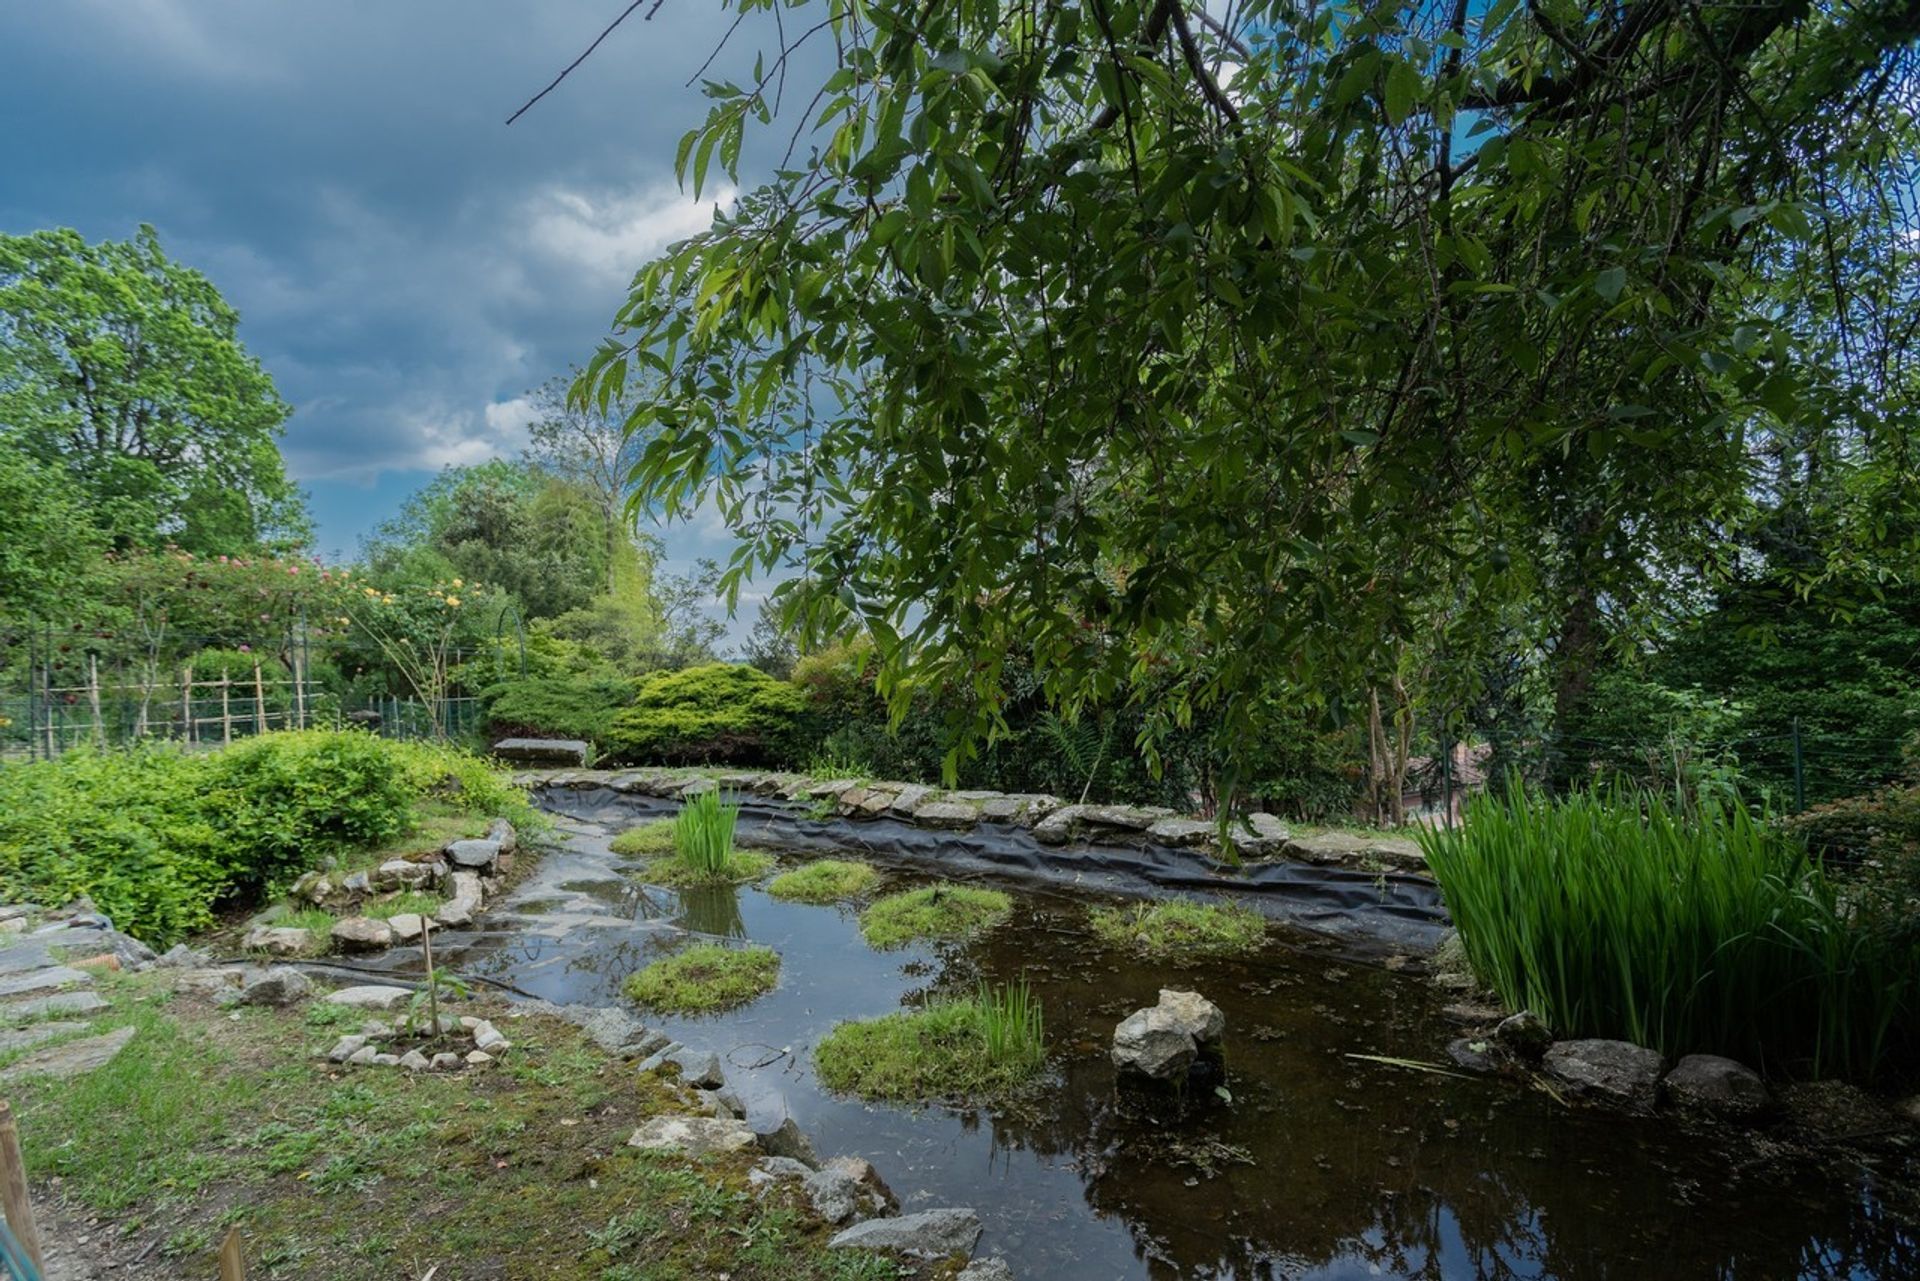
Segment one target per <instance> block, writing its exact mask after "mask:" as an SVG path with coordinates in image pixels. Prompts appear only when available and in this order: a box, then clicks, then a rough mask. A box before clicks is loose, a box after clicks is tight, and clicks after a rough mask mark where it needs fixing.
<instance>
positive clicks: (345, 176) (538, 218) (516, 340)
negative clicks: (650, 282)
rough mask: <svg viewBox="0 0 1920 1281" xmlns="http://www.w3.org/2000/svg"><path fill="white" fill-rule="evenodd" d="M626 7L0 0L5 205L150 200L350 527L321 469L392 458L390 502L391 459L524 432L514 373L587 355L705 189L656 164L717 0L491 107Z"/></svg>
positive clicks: (573, 1)
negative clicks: (543, 92) (692, 191)
mask: <svg viewBox="0 0 1920 1281" xmlns="http://www.w3.org/2000/svg"><path fill="white" fill-rule="evenodd" d="M623 7H624V3H615V2H614V0H565V2H561V0H543V2H542V3H494V4H481V3H473V2H472V0H458V2H456V0H405V2H404V3H394V2H393V0H378V2H374V0H360V2H357V3H348V2H344V0H328V2H327V3H322V4H301V5H296V4H292V3H268V2H266V0H58V2H48V3H34V4H11V5H5V6H0V119H4V120H5V122H6V127H5V128H4V129H0V227H3V228H5V229H6V230H9V231H24V230H29V229H33V228H37V227H46V226H55V225H68V226H74V227H77V228H79V229H80V230H81V231H82V232H84V233H85V234H86V235H88V236H89V237H91V238H95V239H99V238H109V237H111V238H120V237H124V236H126V235H128V234H130V233H131V232H132V230H133V228H134V227H135V225H136V224H138V223H140V222H143V221H145V222H151V223H153V224H154V225H155V226H156V227H158V228H159V230H160V233H161V237H162V240H163V243H164V244H165V245H166V246H167V248H168V250H169V251H170V252H171V253H172V254H173V255H174V256H175V257H177V258H180V259H183V260H185V261H187V262H189V263H192V264H193V265H195V266H197V267H199V268H200V269H202V270H203V271H205V272H206V273H207V274H208V275H209V276H210V277H211V278H212V279H213V280H214V282H215V283H216V284H217V285H218V286H219V287H220V289H221V290H222V291H223V292H224V293H225V294H226V295H227V297H228V298H229V299H231V300H232V301H233V302H234V303H235V305H236V306H238V307H239V308H240V310H241V313H242V317H243V324H242V337H243V338H244V340H245V341H246V343H247V344H248V346H249V347H250V348H251V350H252V351H253V352H254V353H255V354H256V355H257V356H259V357H260V359H261V360H262V361H264V362H265V364H266V365H267V367H268V368H269V370H270V371H271V372H272V373H273V375H274V377H275V379H276V380H277V381H278V383H279V385H280V388H281V391H282V393H283V394H284V395H285V396H286V397H287V398H288V399H289V400H290V401H292V402H293V403H294V405H295V407H296V413H295V417H294V420H293V422H292V424H291V425H290V428H289V431H288V435H287V440H286V442H285V444H286V454H287V458H288V462H289V466H290V469H291V470H292V472H293V473H294V475H295V476H296V478H297V479H299V480H300V481H302V482H303V483H305V484H308V485H310V486H311V487H313V488H314V490H315V491H316V496H317V497H322V496H324V497H325V499H326V501H323V502H317V503H316V506H317V507H318V508H319V509H320V512H321V517H322V522H323V529H322V535H323V537H322V544H323V546H337V545H339V544H340V543H342V542H344V543H345V544H346V545H347V546H349V547H350V546H351V544H352V539H351V538H345V539H342V538H340V537H339V535H340V534H341V533H342V532H346V531H345V526H346V525H347V524H350V523H352V515H353V513H352V504H351V503H344V504H343V503H342V501H341V500H340V495H339V493H338V492H336V491H338V490H340V489H341V488H342V487H360V486H369V485H372V484H373V483H374V482H375V481H376V480H381V481H382V483H381V485H380V491H381V492H382V495H383V496H382V498H381V502H382V503H383V504H384V503H386V502H389V501H390V498H389V497H387V496H386V495H385V493H384V491H387V490H390V489H391V488H392V487H393V483H394V479H395V476H396V474H398V473H423V472H424V471H425V470H427V469H432V468H437V467H439V466H442V465H444V464H446V463H459V462H472V461H477V460H479V459H481V458H484V457H488V456H491V455H494V454H496V453H500V452H511V451H512V450H514V449H516V448H517V447H518V446H519V444H520V441H521V432H522V429H523V427H524V424H525V421H526V414H525V405H524V402H523V401H521V400H520V399H519V398H520V396H521V395H522V393H523V392H524V390H525V389H526V388H528V387H530V386H533V385H535V384H537V383H539V382H541V381H543V380H544V379H545V378H546V377H548V376H549V375H551V374H553V373H555V372H558V371H560V370H562V369H564V368H565V367H566V365H567V364H568V363H569V362H571V361H578V360H582V359H584V358H585V357H586V355H587V354H589V353H590V352H591V350H592V349H593V346H594V344H595V343H596V342H597V341H598V339H599V338H600V336H601V335H602V334H604V332H605V330H606V325H607V322H608V320H609V319H610V317H611V316H612V314H613V311H614V308H615V306H616V305H617V304H618V302H619V300H620V298H621V296H622V294H623V291H624V287H625V285H626V282H627V281H628V279H629V278H630V276H631V274H632V272H633V269H634V268H635V267H636V266H637V265H638V264H639V263H640V262H641V261H643V260H644V259H645V258H647V257H649V256H651V255H652V254H654V253H657V252H658V251H659V250H660V249H661V248H662V247H664V246H665V245H666V244H667V243H669V242H671V241H672V240H674V239H677V238H679V237H682V236H684V235H687V234H689V233H690V232H692V231H695V230H697V229H698V228H700V227H702V226H704V225H705V223H706V221H707V219H708V217H709V216H710V208H711V201H712V198H713V197H712V193H709V195H708V200H707V202H706V204H705V205H701V204H696V203H695V202H694V201H692V200H691V199H689V198H687V197H686V196H684V195H682V193H680V191H679V190H678V189H677V188H676V187H675V185H674V183H673V179H672V172H671V164H672V157H673V150H674V145H675V143H676V142H677V140H678V138H679V136H680V134H681V133H683V132H684V131H685V130H686V129H687V128H689V127H691V126H692V125H693V124H695V123H697V122H698V121H699V119H700V118H701V117H702V116H703V115H704V112H705V108H706V105H707V104H706V102H705V100H704V99H703V98H702V97H701V96H700V94H699V92H698V90H697V89H690V88H686V87H685V85H684V82H685V81H686V79H687V78H688V76H689V75H690V74H691V73H692V72H693V70H694V69H695V68H697V67H698V66H699V64H700V62H701V60H702V59H703V58H704V57H705V56H706V54H707V52H708V51H709V50H710V49H711V48H712V47H713V45H714V43H715V41H716V40H717V39H718V38H719V36H720V34H721V33H722V32H723V31H724V29H725V23H726V21H727V20H728V15H726V14H724V13H723V12H722V11H721V9H720V7H719V6H718V5H717V4H712V3H694V2H693V0H670V2H669V3H667V4H665V5H663V6H662V7H661V8H660V10H659V12H658V14H657V16H656V17H655V18H654V19H653V20H652V21H651V22H646V23H643V22H641V21H640V19H639V15H637V14H636V15H635V17H634V18H632V19H629V20H628V22H627V23H626V25H624V26H623V27H622V28H621V29H620V30H619V31H617V32H615V33H614V35H613V36H612V37H610V38H609V39H608V40H607V42H606V43H605V44H604V45H602V46H601V48H600V50H599V51H598V52H597V53H596V54H595V55H594V57H593V58H591V59H590V60H589V61H588V62H587V63H586V64H585V65H583V66H582V67H581V68H580V69H579V70H578V71H576V72H575V73H574V74H573V75H572V76H571V77H570V78H569V79H568V80H567V82H566V84H565V85H563V86H562V87H561V88H560V89H559V90H558V91H556V92H555V93H554V94H552V95H550V96H549V97H548V98H547V99H546V100H545V101H543V102H542V103H541V104H540V105H539V106H538V107H536V108H535V109H534V110H533V111H532V112H530V113H528V114H527V115H526V116H525V117H524V118H522V119H521V120H520V121H519V122H518V123H517V124H515V125H513V126H512V127H511V128H507V127H505V126H504V125H503V123H502V122H503V121H504V120H505V118H506V117H507V116H508V115H509V114H510V113H511V111H512V110H513V109H514V108H515V107H517V106H518V105H519V104H520V103H521V102H522V101H523V100H524V99H525V98H526V97H527V96H528V95H530V94H531V93H532V92H533V91H534V90H536V89H538V88H540V87H541V86H542V85H544V84H545V83H546V82H547V80H549V79H550V78H551V77H552V76H553V74H554V73H555V72H556V71H557V70H558V69H559V68H560V67H563V66H565V65H566V63H567V62H569V61H571V60H572V58H573V57H574V56H575V55H576V54H577V53H579V51H580V50H581V49H582V48H584V47H585V45H586V43H587V42H588V41H589V40H591V39H592V37H593V36H594V34H596V33H597V32H598V31H599V30H600V28H601V27H603V26H604V25H605V24H606V23H607V22H608V21H609V20H610V19H611V18H612V17H613V15H614V14H616V13H618V12H619V10H620V9H621V8H623ZM751 55H752V48H751V46H750V45H746V46H743V53H742V56H743V57H744V58H746V59H748V60H749V61H750V59H751ZM383 478H384V479H383ZM365 492H367V493H368V494H369V498H370V500H371V496H372V495H373V493H374V492H376V491H373V490H367V491H365ZM371 505H372V504H371V501H370V502H369V507H371ZM336 512H338V513H341V514H339V515H335V514H334V513H336ZM361 514H362V515H363V516H364V517H365V518H366V520H371V519H377V518H378V516H379V515H381V514H383V513H382V512H379V511H372V510H368V511H366V512H363V513H361ZM364 523H365V522H364V521H363V522H362V524H363V525H364ZM327 525H335V526H337V527H338V528H334V529H329V528H326V526H327ZM351 532H353V533H357V532H359V531H358V530H353V531H351ZM711 535H712V531H711V530H708V531H707V532H706V536H705V537H706V538H707V539H708V540H710V539H711ZM688 537H695V538H699V537H701V535H699V534H697V533H695V534H693V535H682V536H680V537H679V538H677V539H676V542H681V543H682V544H683V545H684V543H685V539H686V538H688ZM703 549H704V548H703Z"/></svg>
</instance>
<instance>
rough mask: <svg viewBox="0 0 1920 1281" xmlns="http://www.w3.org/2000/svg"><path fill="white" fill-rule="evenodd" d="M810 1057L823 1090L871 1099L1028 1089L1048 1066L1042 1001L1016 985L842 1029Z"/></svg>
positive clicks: (973, 1096) (965, 1096) (967, 1096)
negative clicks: (1042, 1069) (812, 1058)
mask: <svg viewBox="0 0 1920 1281" xmlns="http://www.w3.org/2000/svg"><path fill="white" fill-rule="evenodd" d="M813 1055H814V1065H815V1068H816V1069H817V1070H818V1072H819V1074H820V1081H821V1083H822V1084H823V1085H825V1086H826V1087H827V1088H828V1089H832V1090H843V1091H846V1092H848V1093H851V1094H857V1095H859V1096H861V1097H862V1098H868V1099H896V1100H904V1101H916V1102H918V1101H926V1100H931V1099H946V1100H956V1101H957V1100H979V1099H982V1098H991V1097H995V1096H1003V1095H1007V1094H1011V1093H1016V1092H1018V1091H1019V1090H1020V1089H1022V1088H1023V1087H1025V1086H1028V1085H1030V1084H1032V1083H1033V1081H1034V1079H1035V1078H1036V1077H1037V1076H1038V1075H1039V1073H1040V1070H1041V1068H1042V1067H1044V1066H1045V1064H1046V1040H1045V1035H1044V1029H1043V1027H1042V1019H1041V1012H1040V1006H1039V1003H1038V1002H1036V1001H1035V1000H1034V999H1033V993H1032V991H1031V990H1030V989H1029V988H1028V987H1027V985H1026V984H1025V983H1020V984H1016V985H1013V986H1011V987H1001V988H987V987H985V986H982V987H981V988H980V989H979V990H978V991H977V992H975V993H974V994H973V995H972V996H969V997H962V998H953V999H947V1000H940V1001H936V1002H934V1003H933V1004H931V1005H929V1006H927V1007H926V1008H925V1009H920V1010H903V1011H901V1012H899V1013H897V1014H888V1015H886V1016H884V1017H882V1018H877V1019H868V1020H865V1021H862V1022H854V1023H842V1024H840V1025H839V1026H837V1027H835V1028H834V1029H833V1030H832V1031H831V1032H829V1033H827V1035H826V1036H824V1037H822V1038H821V1039H820V1043H819V1044H818V1045H816V1046H815V1047H814V1051H813Z"/></svg>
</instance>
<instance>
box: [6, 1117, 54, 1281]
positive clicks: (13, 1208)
mask: <svg viewBox="0 0 1920 1281" xmlns="http://www.w3.org/2000/svg"><path fill="white" fill-rule="evenodd" d="M0 1202H3V1203H4V1205H5V1209H6V1212H7V1226H8V1227H9V1228H11V1229H12V1230H13V1235H14V1238H15V1239H16V1240H17V1241H19V1242H20V1248H21V1249H23V1250H25V1251H26V1252H27V1259H28V1260H29V1261H30V1262H31V1263H32V1264H33V1266H34V1267H35V1268H37V1269H39V1270H40V1271H41V1272H42V1273H45V1272H46V1270H47V1261H46V1258H45V1256H44V1255H42V1253H41V1251H40V1229H38V1228H36V1227H35V1226H34V1225H33V1202H32V1201H31V1200H30V1199H29V1198H28V1196H27V1166H26V1162H24V1161H22V1160H21V1159H20V1130H19V1127H17V1126H16V1125H15V1124H14V1121H13V1109H12V1108H11V1107H9V1106H8V1105H7V1101H6V1100H5V1099H0Z"/></svg>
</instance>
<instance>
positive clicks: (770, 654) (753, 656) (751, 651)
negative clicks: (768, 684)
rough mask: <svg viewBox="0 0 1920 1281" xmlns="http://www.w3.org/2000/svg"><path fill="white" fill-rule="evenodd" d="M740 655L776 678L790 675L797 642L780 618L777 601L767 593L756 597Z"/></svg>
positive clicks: (798, 656) (784, 677)
mask: <svg viewBox="0 0 1920 1281" xmlns="http://www.w3.org/2000/svg"><path fill="white" fill-rule="evenodd" d="M742 657H744V658H745V659H746V660H747V663H748V665H749V666H752V667H757V668H759V669H760V670H761V671H763V672H765V673H766V674H767V675H769V676H772V677H775V678H776V679H779V680H786V679H787V678H788V677H790V676H792V675H793V665H794V664H795V663H797V662H799V661H800V646H799V643H798V642H796V641H795V640H794V638H793V633H792V632H790V631H788V630H787V628H786V626H785V625H784V624H783V623H782V622H781V621H780V602H779V601H778V600H777V599H775V598H774V597H773V596H771V595H769V596H766V597H763V598H762V599H761V601H760V607H759V609H758V610H757V611H756V612H755V614H754V616H753V630H752V631H750V632H748V633H747V643H746V645H745V646H744V647H743V649H742Z"/></svg>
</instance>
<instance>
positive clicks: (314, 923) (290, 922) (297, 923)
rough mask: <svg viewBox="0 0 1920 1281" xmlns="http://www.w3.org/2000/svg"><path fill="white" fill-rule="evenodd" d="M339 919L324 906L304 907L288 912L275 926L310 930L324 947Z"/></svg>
mask: <svg viewBox="0 0 1920 1281" xmlns="http://www.w3.org/2000/svg"><path fill="white" fill-rule="evenodd" d="M339 919H340V918H339V917H337V916H335V915H334V914H333V913H332V912H329V911H327V909H325V908H324V907H303V908H301V909H299V910H298V911H294V912H288V913H287V914H286V915H285V916H283V917H281V918H280V919H279V920H277V921H275V922H274V926H275V927H276V928H279V929H289V930H307V931H310V932H311V933H312V934H313V936H314V938H315V939H316V940H317V941H318V942H319V943H320V945H321V946H323V947H324V946H325V945H326V940H327V938H328V936H329V935H330V934H331V933H332V931H333V926H334V923H335V922H336V921H338V920H339Z"/></svg>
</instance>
